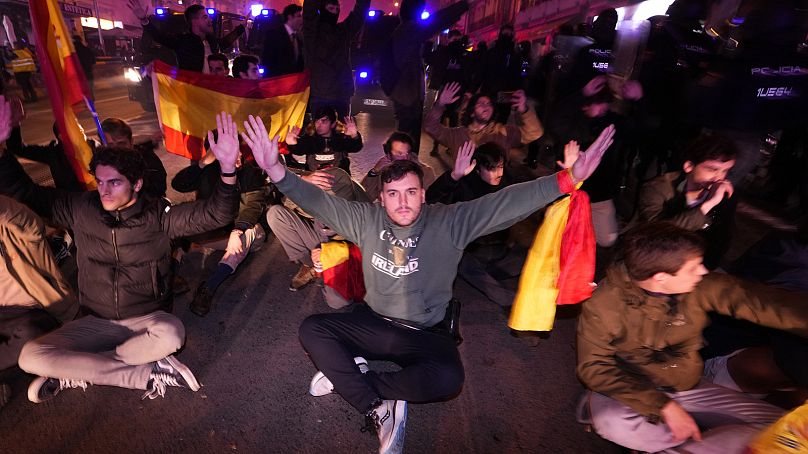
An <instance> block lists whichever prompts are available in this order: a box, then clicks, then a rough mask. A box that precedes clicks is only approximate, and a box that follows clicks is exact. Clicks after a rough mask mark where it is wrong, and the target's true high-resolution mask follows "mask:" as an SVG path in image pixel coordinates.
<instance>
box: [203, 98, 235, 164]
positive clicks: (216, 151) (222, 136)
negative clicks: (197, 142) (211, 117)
mask: <svg viewBox="0 0 808 454" xmlns="http://www.w3.org/2000/svg"><path fill="white" fill-rule="evenodd" d="M216 130H217V131H218V136H219V137H218V141H217V140H215V139H214V137H213V132H211V131H208V142H210V149H211V151H213V155H214V156H216V159H218V160H219V165H221V167H222V173H233V172H235V171H236V161H238V157H239V149H238V129H237V128H236V123H235V122H234V121H233V117H232V116H231V115H230V114H229V113H227V112H221V113H219V114H217V115H216Z"/></svg>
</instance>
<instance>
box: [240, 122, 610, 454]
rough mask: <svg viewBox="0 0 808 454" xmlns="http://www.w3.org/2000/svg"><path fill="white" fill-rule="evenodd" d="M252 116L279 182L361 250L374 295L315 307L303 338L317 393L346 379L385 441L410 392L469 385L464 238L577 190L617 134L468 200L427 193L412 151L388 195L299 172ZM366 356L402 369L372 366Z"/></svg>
mask: <svg viewBox="0 0 808 454" xmlns="http://www.w3.org/2000/svg"><path fill="white" fill-rule="evenodd" d="M244 126H245V129H246V136H247V137H246V138H245V140H246V141H247V143H248V144H249V145H250V148H252V150H253V154H254V155H255V159H256V162H258V164H259V165H260V166H261V168H262V169H264V170H265V171H266V172H267V175H269V178H270V180H271V181H272V182H273V183H275V184H276V185H277V187H278V189H279V190H280V191H281V192H283V193H284V194H285V195H286V196H287V197H289V198H290V199H291V200H292V201H294V202H295V203H297V204H298V205H299V206H300V207H301V208H303V209H304V210H306V212H308V213H311V214H312V215H313V216H315V218H317V219H321V220H322V221H323V222H324V223H326V224H327V225H328V226H330V227H331V228H332V229H333V230H334V231H336V232H339V233H340V234H341V235H343V236H344V237H345V238H346V239H348V240H349V241H352V242H353V243H355V244H356V245H357V246H359V248H360V249H361V251H362V271H363V274H364V280H365V288H366V290H367V294H366V297H365V301H366V302H367V305H364V304H356V305H354V306H353V310H352V311H350V312H345V313H336V314H335V313H331V314H318V315H312V316H310V317H308V318H306V319H305V320H304V321H303V323H302V325H301V326H300V342H301V344H302V345H303V348H304V349H305V350H306V351H307V352H308V353H309V356H310V358H311V360H312V361H313V362H314V364H315V365H316V366H317V367H318V368H319V369H320V371H321V372H318V373H317V374H316V375H315V376H314V379H313V380H312V382H311V385H310V388H309V392H310V394H312V395H314V396H321V395H325V394H329V393H331V392H332V391H336V392H338V393H339V394H340V395H341V396H342V397H343V398H344V399H345V400H347V401H348V403H350V404H351V405H352V406H353V407H354V408H355V409H356V410H357V411H359V412H361V413H362V414H364V415H366V416H367V420H368V427H370V428H372V429H375V431H376V432H377V434H378V437H379V442H380V448H379V452H381V453H400V452H402V450H403V446H404V434H405V422H406V418H407V402H419V403H423V402H434V401H438V400H442V399H447V398H451V397H453V396H456V395H457V394H458V393H459V392H460V390H461V388H462V386H463V381H464V371H463V364H462V362H461V360H460V354H459V352H458V350H457V345H456V339H455V336H454V334H456V333H452V332H451V331H450V330H449V328H448V326H451V324H452V320H453V317H452V314H453V312H454V311H449V310H447V308H449V305H450V301H451V300H452V285H453V283H454V279H455V277H456V274H457V265H458V263H459V262H460V259H461V257H462V255H463V249H464V248H465V247H466V246H467V245H468V244H469V243H470V242H472V241H474V240H475V239H476V238H478V237H480V236H483V235H487V234H489V233H492V232H495V231H497V230H501V229H504V228H508V227H509V226H511V225H512V224H514V223H516V222H518V221H519V220H521V219H523V218H524V217H525V216H527V215H529V214H530V213H533V212H534V211H536V210H538V209H540V208H542V207H544V206H545V205H547V204H548V203H550V202H552V201H553V200H555V199H557V198H558V197H560V196H561V195H562V194H563V193H568V192H572V190H573V189H574V185H575V183H576V182H577V181H580V180H583V179H585V178H586V177H588V176H589V175H591V174H592V172H593V171H594V169H595V168H596V167H597V165H598V163H599V162H600V160H601V158H602V156H603V153H604V152H605V151H606V149H607V148H608V147H609V145H611V139H612V136H613V134H614V128H612V127H609V128H606V130H604V132H603V133H602V134H601V136H600V138H599V140H597V141H595V143H594V144H593V145H592V146H591V147H590V148H589V150H587V151H586V152H584V153H581V155H580V157H579V158H578V160H577V161H576V162H575V165H573V166H572V169H571V170H569V171H567V170H565V171H562V172H560V173H558V174H556V175H553V176H549V177H544V178H539V179H537V180H534V181H529V182H526V183H521V184H515V185H511V186H510V187H508V188H505V189H503V190H501V191H497V192H496V193H494V194H491V195H489V196H487V197H482V198H479V199H476V200H472V201H470V202H466V203H458V204H454V205H441V204H437V205H426V203H425V202H426V191H425V190H424V189H423V173H422V171H421V167H420V166H419V165H418V164H416V163H414V162H412V161H409V160H399V161H394V162H393V163H392V164H390V165H389V166H387V167H386V168H385V169H384V170H383V171H382V175H381V178H382V184H383V188H382V194H381V199H380V203H370V202H364V203H363V202H348V201H346V200H343V199H340V198H338V197H334V196H331V195H328V194H327V193H326V192H325V191H323V190H322V189H320V188H318V187H316V186H314V185H312V184H310V183H307V182H305V181H303V180H301V179H300V178H299V177H297V176H296V175H295V174H293V173H291V172H289V171H288V170H287V169H286V168H285V167H284V166H283V164H282V163H281V162H280V161H279V152H278V138H277V137H276V138H275V139H273V140H270V139H269V137H268V134H267V132H266V129H265V127H264V124H263V122H262V121H261V120H260V118H253V117H250V119H249V121H248V122H245V124H244ZM472 148H473V144H471V143H470V142H469V143H467V144H465V145H464V149H467V150H468V149H472ZM447 319H448V320H447ZM357 357H358V358H357ZM363 358H367V359H369V360H385V361H392V362H394V363H397V364H399V365H400V366H402V369H401V370H400V371H398V372H386V373H383V372H376V371H372V370H367V367H366V365H364V363H365V360H364V359H363ZM363 372H364V373H363Z"/></svg>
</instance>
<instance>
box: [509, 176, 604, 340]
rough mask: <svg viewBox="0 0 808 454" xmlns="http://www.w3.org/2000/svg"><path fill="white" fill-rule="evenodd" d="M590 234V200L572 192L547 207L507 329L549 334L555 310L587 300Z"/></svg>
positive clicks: (592, 247) (591, 267) (592, 246)
mask: <svg viewBox="0 0 808 454" xmlns="http://www.w3.org/2000/svg"><path fill="white" fill-rule="evenodd" d="M594 277H595V231H594V228H593V227H592V211H591V208H590V206H589V196H588V195H587V193H586V192H584V191H581V190H578V189H576V190H574V191H573V192H572V194H571V195H570V196H569V197H564V198H562V199H560V200H558V201H557V202H555V203H554V204H552V205H550V207H548V208H547V211H546V213H545V215H544V222H543V223H542V225H541V227H540V228H539V231H538V232H536V237H535V239H534V240H533V245H532V246H531V247H530V251H529V252H528V256H527V260H526V261H525V266H524V268H523V269H522V276H521V277H520V278H519V291H518V292H517V293H516V298H515V299H514V302H513V307H512V309H511V316H510V318H509V320H508V326H509V327H510V328H511V329H514V330H517V331H550V330H551V329H553V322H554V321H555V313H556V309H555V307H556V305H560V304H576V303H580V302H581V301H583V300H585V299H587V298H589V297H590V296H592V285H591V282H592V279H594Z"/></svg>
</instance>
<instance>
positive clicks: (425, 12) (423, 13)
mask: <svg viewBox="0 0 808 454" xmlns="http://www.w3.org/2000/svg"><path fill="white" fill-rule="evenodd" d="M429 16H430V14H429V11H426V10H424V11H423V12H422V13H421V20H427V19H429Z"/></svg>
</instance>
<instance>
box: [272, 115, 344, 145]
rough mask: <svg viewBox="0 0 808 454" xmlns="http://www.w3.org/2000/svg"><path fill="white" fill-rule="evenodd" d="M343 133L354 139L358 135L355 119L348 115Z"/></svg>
mask: <svg viewBox="0 0 808 454" xmlns="http://www.w3.org/2000/svg"><path fill="white" fill-rule="evenodd" d="M345 135H346V136H348V137H350V138H351V139H355V138H356V136H357V135H359V130H358V129H357V128H356V120H354V118H353V117H352V116H350V115H348V116H347V117H345ZM287 143H288V142H287Z"/></svg>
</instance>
